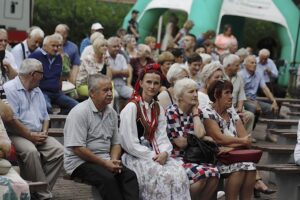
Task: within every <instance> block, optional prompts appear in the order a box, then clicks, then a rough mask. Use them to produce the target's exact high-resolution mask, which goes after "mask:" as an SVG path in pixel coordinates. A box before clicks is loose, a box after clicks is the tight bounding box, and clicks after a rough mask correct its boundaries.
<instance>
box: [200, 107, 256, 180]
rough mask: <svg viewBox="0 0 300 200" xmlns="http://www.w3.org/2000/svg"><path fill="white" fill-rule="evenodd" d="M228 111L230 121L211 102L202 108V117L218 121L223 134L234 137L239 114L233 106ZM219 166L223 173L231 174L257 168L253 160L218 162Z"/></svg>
mask: <svg viewBox="0 0 300 200" xmlns="http://www.w3.org/2000/svg"><path fill="white" fill-rule="evenodd" d="M227 113H228V115H229V121H226V120H225V119H223V118H222V117H221V116H220V115H219V114H218V113H217V111H216V110H214V109H213V107H212V105H211V104H208V105H207V106H205V107H204V108H203V109H202V114H201V119H202V120H203V121H204V120H205V119H212V120H214V121H216V122H217V123H218V125H219V127H220V130H221V132H222V133H223V134H225V135H229V136H232V137H237V131H236V128H235V127H236V122H237V120H239V116H238V115H237V113H236V112H235V111H234V109H233V108H232V107H231V108H229V109H227ZM217 167H218V169H219V171H220V173H221V174H230V173H233V172H237V171H252V170H256V166H255V164H254V163H253V162H241V163H234V164H230V165H224V164H222V163H218V164H217Z"/></svg>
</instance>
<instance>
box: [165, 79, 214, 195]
mask: <svg viewBox="0 0 300 200" xmlns="http://www.w3.org/2000/svg"><path fill="white" fill-rule="evenodd" d="M197 87H198V86H197V83H196V82H195V81H193V80H192V79H188V78H184V79H181V80H178V81H177V82H176V83H175V86H174V96H175V98H176V99H177V103H176V104H173V105H170V106H169V107H168V108H167V111H166V116H167V123H168V126H167V132H168V136H169V138H170V140H171V142H172V143H173V153H172V154H173V157H175V158H176V160H178V161H180V163H181V164H182V166H183V167H184V169H185V171H186V174H187V176H188V178H189V180H190V184H191V187H190V192H191V197H192V199H195V200H196V199H199V200H200V199H201V200H205V199H207V200H210V199H211V198H212V196H213V194H214V193H215V190H216V188H217V185H218V178H219V172H218V169H217V168H216V167H215V166H214V165H213V164H208V163H200V164H199V163H188V162H186V161H184V159H183V155H184V150H185V148H186V147H187V145H188V144H187V135H188V134H194V135H196V136H197V137H198V138H202V139H204V140H211V138H209V137H206V136H205V130H204V127H203V124H202V123H201V121H200V116H199V114H200V110H199V108H198V104H199V103H198V98H197V96H198V91H197V90H198V89H197ZM200 162H201V161H200Z"/></svg>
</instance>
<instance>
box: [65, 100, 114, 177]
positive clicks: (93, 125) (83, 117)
mask: <svg viewBox="0 0 300 200" xmlns="http://www.w3.org/2000/svg"><path fill="white" fill-rule="evenodd" d="M114 144H120V135H119V132H118V117H117V113H116V112H115V111H114V110H113V109H112V108H111V107H109V106H107V107H106V109H105V110H104V111H103V112H99V111H98V110H97V108H96V107H95V105H94V103H93V101H92V99H91V98H89V99H88V100H86V101H84V102H82V103H80V104H78V105H77V106H75V107H74V108H73V109H72V110H71V112H70V113H69V115H68V117H67V119H66V124H65V128H64V147H65V153H64V167H65V170H66V172H67V173H68V174H72V172H73V171H74V170H75V169H76V168H77V167H78V166H79V165H81V164H82V163H84V162H85V161H84V160H82V159H81V158H79V157H78V156H77V155H75V154H74V152H73V151H72V147H78V146H81V147H86V148H88V149H89V150H90V151H92V152H93V153H94V154H95V155H97V156H99V157H100V158H102V159H110V148H111V145H114Z"/></svg>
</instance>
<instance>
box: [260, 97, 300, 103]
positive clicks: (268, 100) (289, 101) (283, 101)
mask: <svg viewBox="0 0 300 200" xmlns="http://www.w3.org/2000/svg"><path fill="white" fill-rule="evenodd" d="M256 100H259V101H266V102H271V101H270V99H269V98H267V97H256ZM275 100H276V102H277V103H295V104H300V99H289V98H278V97H276V98H275Z"/></svg>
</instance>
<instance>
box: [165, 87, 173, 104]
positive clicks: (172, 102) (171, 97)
mask: <svg viewBox="0 0 300 200" xmlns="http://www.w3.org/2000/svg"><path fill="white" fill-rule="evenodd" d="M166 91H167V93H168V95H169V98H170V100H171V103H172V104H174V102H173V98H172V96H171V93H170V92H169V90H166Z"/></svg>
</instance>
